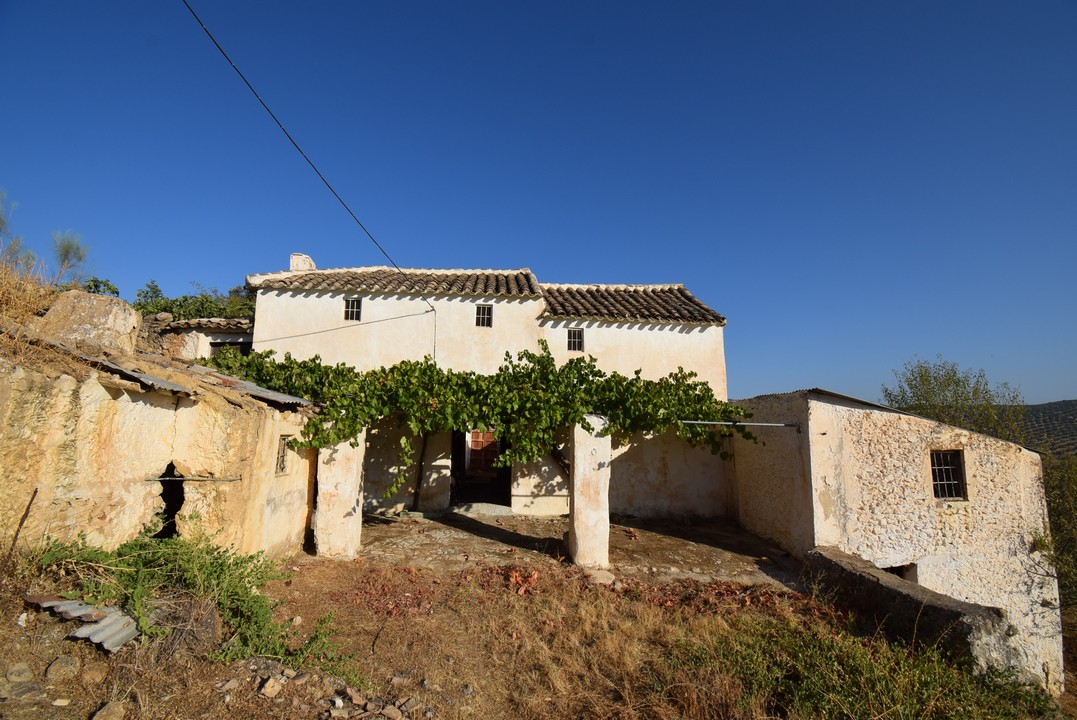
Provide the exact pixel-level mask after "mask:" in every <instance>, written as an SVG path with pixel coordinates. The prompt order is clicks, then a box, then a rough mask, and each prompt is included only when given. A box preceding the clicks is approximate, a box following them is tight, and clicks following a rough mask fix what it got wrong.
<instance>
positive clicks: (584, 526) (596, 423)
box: [568, 415, 611, 568]
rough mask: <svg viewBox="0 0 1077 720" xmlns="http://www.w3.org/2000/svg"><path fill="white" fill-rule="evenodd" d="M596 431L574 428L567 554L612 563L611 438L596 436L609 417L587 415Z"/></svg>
mask: <svg viewBox="0 0 1077 720" xmlns="http://www.w3.org/2000/svg"><path fill="white" fill-rule="evenodd" d="M587 422H588V423H590V425H591V426H592V427H593V428H594V434H592V433H590V432H588V431H587V430H585V429H584V428H583V427H582V426H580V425H577V426H576V427H574V428H573V429H572V477H571V481H570V485H569V506H568V514H569V526H568V553H569V555H570V556H571V557H572V561H573V562H575V563H576V564H577V565H581V566H583V567H587V568H607V567H609V565H610V455H611V450H610V438H609V436H603V437H596V435H597V434H598V433H599V432H601V431H602V430H603V429H604V428H605V427H606V418H604V417H600V416H598V415H588V416H587Z"/></svg>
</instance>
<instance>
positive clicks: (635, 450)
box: [610, 432, 729, 518]
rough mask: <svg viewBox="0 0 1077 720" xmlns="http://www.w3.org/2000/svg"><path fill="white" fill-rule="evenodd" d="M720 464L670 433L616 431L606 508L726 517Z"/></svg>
mask: <svg viewBox="0 0 1077 720" xmlns="http://www.w3.org/2000/svg"><path fill="white" fill-rule="evenodd" d="M724 464H725V463H724V462H723V461H722V458H721V457H720V456H718V455H715V454H713V453H711V451H710V450H708V449H707V448H696V447H692V446H691V445H689V444H688V443H687V442H685V441H684V440H681V439H680V438H679V437H677V435H676V434H675V433H672V432H671V433H665V434H662V435H654V434H650V433H636V434H634V435H631V436H628V437H624V436H614V438H613V457H612V459H611V461H610V511H611V512H614V513H618V514H624V515H635V516H637V517H651V518H655V517H668V518H715V517H724V516H725V515H726V514H727V506H728V503H729V485H728V484H727V483H726V478H725V469H724Z"/></svg>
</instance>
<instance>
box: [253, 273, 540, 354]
mask: <svg viewBox="0 0 1077 720" xmlns="http://www.w3.org/2000/svg"><path fill="white" fill-rule="evenodd" d="M358 296H359V295H355V297H358ZM345 297H349V294H347V293H341V292H304V293H297V292H286V291H280V290H259V292H258V300H257V311H256V315H255V324H254V349H255V350H275V351H276V352H277V355H278V356H283V355H284V353H286V352H289V353H291V354H292V356H293V357H296V358H300V359H305V358H309V357H311V356H313V355H320V356H321V358H322V361H323V362H325V363H326V364H336V363H339V362H343V363H348V364H349V365H353V366H354V367H356V368H358V369H359V370H372V369H375V368H379V367H383V366H390V365H394V364H396V363H398V362H400V361H401V360H422V359H423V358H424V357H426V356H427V355H431V356H434V357H435V359H436V360H437V363H438V365H439V366H441V367H444V368H449V369H452V370H472V371H475V372H479V373H483V374H492V373H495V372H497V369H498V367H500V366H501V363H502V362H503V361H504V357H505V353H506V352H511V353H513V354H514V355H515V354H516V353H517V352H518V351H520V350H537V349H538V338H539V329H538V324H537V320H536V318H537V317H538V314H539V313H540V312H541V310H542V303H541V301H539V300H512V299H506V298H494V297H485V298H480V297H431V298H428V299H429V301H430V305H432V306H433V307H434V309H435V311H436V312H431V310H430V306H428V305H427V303H426V302H425V301H424V300H423V299H422V298H419V297H414V296H404V295H362V296H361V297H362V319H361V320H359V321H358V322H353V321H346V320H344V298H345ZM478 305H491V306H492V307H493V326H492V327H476V326H475V312H476V311H475V308H476V306H478ZM435 318H436V323H435ZM435 331H436V336H435ZM435 343H436V346H435Z"/></svg>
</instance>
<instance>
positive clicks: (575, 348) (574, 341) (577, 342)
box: [568, 328, 583, 352]
mask: <svg viewBox="0 0 1077 720" xmlns="http://www.w3.org/2000/svg"><path fill="white" fill-rule="evenodd" d="M568 349H569V351H570V352H583V328H569V329H568Z"/></svg>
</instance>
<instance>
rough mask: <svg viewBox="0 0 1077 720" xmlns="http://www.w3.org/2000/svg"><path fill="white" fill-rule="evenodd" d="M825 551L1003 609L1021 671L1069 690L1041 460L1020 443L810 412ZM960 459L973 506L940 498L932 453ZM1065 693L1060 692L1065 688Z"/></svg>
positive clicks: (840, 407) (865, 416) (847, 413)
mask: <svg viewBox="0 0 1077 720" xmlns="http://www.w3.org/2000/svg"><path fill="white" fill-rule="evenodd" d="M810 414H811V419H810V433H811V444H812V472H813V482H814V486H815V500H816V504H815V518H816V522H815V525H816V542H817V543H818V544H824V545H833V546H835V547H837V548H839V549H841V550H843V551H845V552H848V553H851V554H853V555H856V556H858V557H861V558H864V559H865V560H867V561H869V562H871V563H872V564H874V565H875V566H877V567H880V568H897V567H900V568H905V570H904V572H905V573H906V576H909V577H913V578H915V581H916V582H917V583H918V584H920V585H922V586H924V587H925V588H928V589H931V590H934V591H936V592H940V593H943V594H945V595H948V596H950V597H953V598H957V599H959V600H963V601H966V602H970V603H976V604H979V605H986V606H990V607H999V608H1002V609H1003V610H1005V611H1006V613H1007V617H1008V621H1009V623H1010V624H1011V625H1012V626H1013V628H1014V629H1015V631H1016V632H1017V633H1018V637H1017V640H1018V641H1019V644H1021V645H1022V646H1023V647H1024V652H1025V653H1026V655H1027V657H1026V658H1025V662H1024V663H1023V667H1025V668H1026V669H1028V670H1029V671H1030V672H1032V673H1033V674H1035V675H1037V676H1039V677H1040V678H1041V679H1042V680H1045V681H1047V682H1050V683H1055V682H1057V683H1061V682H1062V649H1061V642H1060V638H1061V619H1060V615H1059V609H1058V601H1059V596H1058V586H1057V583H1056V582H1055V580H1054V578H1053V577H1050V575H1049V572H1048V568H1047V567H1046V564H1045V562H1044V560H1043V558H1042V557H1040V556H1039V555H1038V554H1037V553H1034V552H1032V544H1033V540H1034V538H1035V536H1036V535H1037V534H1038V533H1042V532H1044V530H1045V529H1046V527H1047V508H1046V502H1045V499H1044V492H1043V481H1042V471H1041V466H1040V459H1039V456H1038V455H1037V454H1036V453H1034V452H1031V451H1029V450H1026V449H1025V448H1022V447H1020V446H1018V445H1014V444H1013V443H1008V442H1004V441H1002V440H998V439H996V438H992V437H988V436H986V435H980V434H978V433H973V432H969V431H966V430H962V429H960V428H955V427H953V426H949V425H945V424H942V423H937V422H934V421H931V420H926V419H923V418H917V417H912V416H908V415H904V414H902V413H898V412H892V411H887V410H882V409H876V408H870V407H863V406H859V407H858V406H856V405H855V404H850V403H841V402H836V401H832V400H827V401H820V400H812V401H811V404H810ZM939 450H960V451H961V452H962V455H963V460H964V473H965V481H966V486H967V500H939V499H936V498H935V497H934V493H933V490H932V482H931V477H932V476H931V464H930V456H931V452H932V451H939ZM1060 688H1061V685H1058V687H1057V688H1054V689H1056V690H1058V689H1060Z"/></svg>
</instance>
